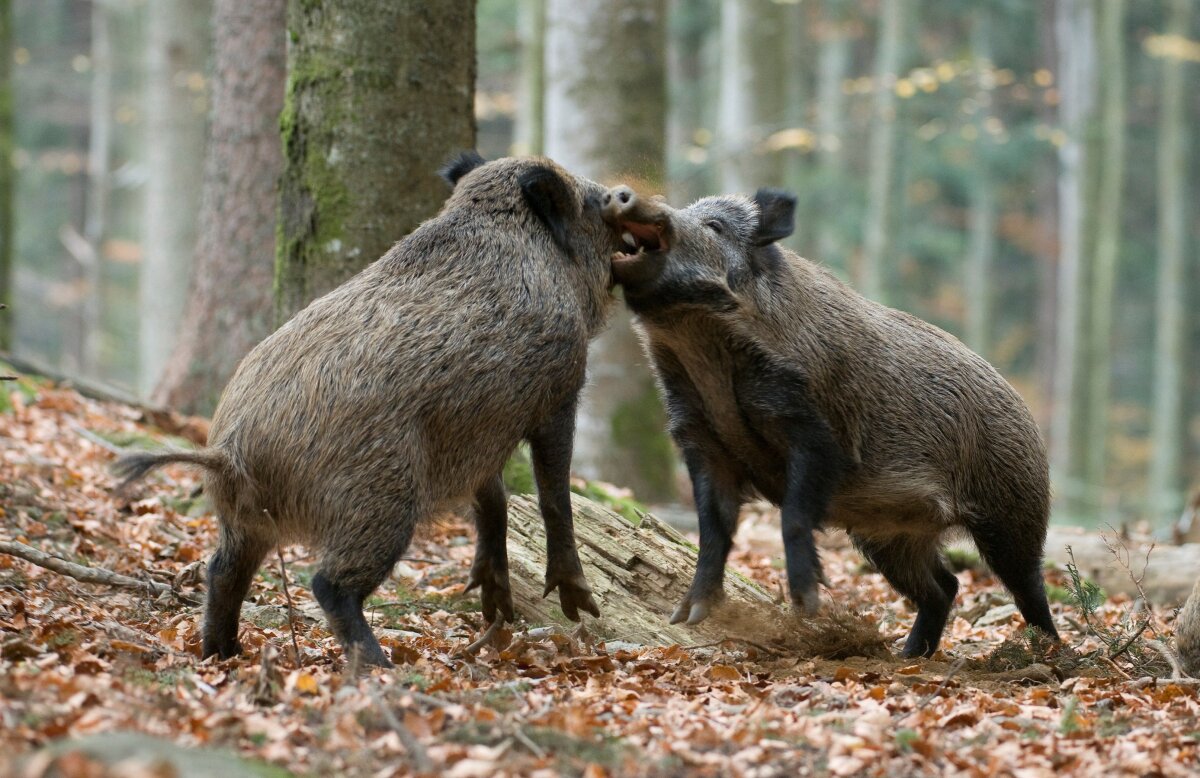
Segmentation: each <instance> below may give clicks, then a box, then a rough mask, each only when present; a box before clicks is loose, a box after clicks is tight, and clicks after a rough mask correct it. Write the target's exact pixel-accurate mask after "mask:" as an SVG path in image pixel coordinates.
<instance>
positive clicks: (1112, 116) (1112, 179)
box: [1086, 0, 1125, 513]
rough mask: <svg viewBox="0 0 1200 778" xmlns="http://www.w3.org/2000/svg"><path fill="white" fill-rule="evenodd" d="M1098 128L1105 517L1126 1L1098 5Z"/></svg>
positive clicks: (1097, 423)
mask: <svg viewBox="0 0 1200 778" xmlns="http://www.w3.org/2000/svg"><path fill="white" fill-rule="evenodd" d="M1099 9H1100V12H1099V38H1100V42H1099V43H1100V67H1101V81H1100V84H1101V89H1102V98H1101V99H1102V103H1103V105H1102V107H1101V112H1102V116H1101V122H1102V124H1101V126H1102V128H1103V132H1102V136H1101V140H1100V144H1101V145H1100V149H1099V153H1100V156H1099V159H1098V162H1099V181H1098V187H1099V189H1098V192H1097V195H1098V200H1097V210H1096V233H1095V234H1096V252H1095V267H1094V269H1093V278H1092V290H1091V321H1090V324H1089V329H1088V340H1089V342H1088V365H1089V368H1090V371H1089V376H1088V378H1089V387H1088V411H1087V422H1086V423H1087V430H1088V436H1089V441H1088V444H1087V470H1086V474H1087V483H1088V487H1089V488H1090V489H1091V491H1092V493H1093V494H1094V495H1096V497H1097V498H1100V499H1101V504H1100V506H1099V508H1100V510H1101V511H1102V512H1103V513H1109V512H1111V511H1112V510H1114V509H1115V507H1116V506H1115V505H1111V504H1109V501H1108V500H1107V499H1103V495H1105V494H1106V490H1105V480H1106V479H1105V471H1106V465H1107V461H1108V408H1109V403H1110V401H1111V397H1110V395H1111V385H1112V328H1113V319H1112V310H1113V303H1114V299H1113V292H1114V289H1115V285H1116V278H1117V267H1118V262H1119V259H1120V251H1121V216H1122V211H1121V189H1122V184H1123V183H1124V180H1125V24H1124V22H1125V0H1105V2H1104V3H1101V4H1100V5H1099Z"/></svg>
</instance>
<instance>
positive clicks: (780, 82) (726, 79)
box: [717, 0, 795, 194]
mask: <svg viewBox="0 0 1200 778" xmlns="http://www.w3.org/2000/svg"><path fill="white" fill-rule="evenodd" d="M785 30H786V25H785V24H784V15H783V9H782V7H781V6H780V5H779V4H778V3H775V2H770V0H724V2H722V3H721V88H720V96H719V105H718V111H719V115H718V120H717V138H718V151H719V153H720V160H719V169H720V174H721V189H722V190H724V191H726V192H742V193H744V194H752V193H753V192H754V191H755V190H756V189H758V188H759V187H760V186H779V185H781V184H782V183H783V176H782V170H781V166H780V164H779V155H778V154H777V153H772V152H770V151H769V150H768V149H767V148H766V140H767V138H768V137H770V135H771V133H773V132H775V131H777V130H780V129H782V128H783V125H784V116H785V113H784V95H785V88H786V87H785V84H786V79H785V71H784V64H783V63H784V59H783V49H784V47H785V45H795V44H794V42H793V41H787V40H785Z"/></svg>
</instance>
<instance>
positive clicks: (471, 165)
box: [438, 149, 487, 189]
mask: <svg viewBox="0 0 1200 778" xmlns="http://www.w3.org/2000/svg"><path fill="white" fill-rule="evenodd" d="M485 164H487V160H486V159H484V158H483V157H481V156H480V155H479V152H478V151H475V150H474V149H472V150H471V151H463V152H459V153H458V154H456V155H454V156H453V157H451V158H450V159H448V160H446V164H444V165H442V167H441V169H440V170H438V175H439V176H441V177H442V179H443V180H444V181H445V182H446V183H447V184H449V185H450V188H451V189H453V188H454V187H455V185H456V184H458V180H459V179H460V178H462V177H463V176H465V175H466V174H467V173H470V172H471V171H472V170H474V169H475V168H477V167H479V166H480V165H485Z"/></svg>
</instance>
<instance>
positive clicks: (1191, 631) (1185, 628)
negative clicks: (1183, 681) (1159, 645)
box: [1175, 581, 1200, 678]
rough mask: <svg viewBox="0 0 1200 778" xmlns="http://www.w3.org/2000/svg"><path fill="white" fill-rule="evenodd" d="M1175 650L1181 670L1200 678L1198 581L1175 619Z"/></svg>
mask: <svg viewBox="0 0 1200 778" xmlns="http://www.w3.org/2000/svg"><path fill="white" fill-rule="evenodd" d="M1175 650H1176V651H1177V652H1178V653H1179V661H1180V664H1182V665H1183V671H1184V672H1185V673H1187V674H1188V675H1190V676H1191V677H1193V678H1200V581H1196V585H1195V586H1194V587H1193V588H1192V594H1191V596H1189V597H1188V598H1187V602H1185V603H1184V604H1183V609H1182V610H1180V611H1179V616H1178V617H1177V618H1176V619H1175Z"/></svg>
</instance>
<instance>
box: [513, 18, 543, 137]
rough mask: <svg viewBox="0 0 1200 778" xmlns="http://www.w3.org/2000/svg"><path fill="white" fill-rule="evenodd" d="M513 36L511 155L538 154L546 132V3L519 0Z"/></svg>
mask: <svg viewBox="0 0 1200 778" xmlns="http://www.w3.org/2000/svg"><path fill="white" fill-rule="evenodd" d="M517 34H518V36H519V37H520V39H521V60H520V68H521V70H520V78H521V80H520V82H519V84H518V96H517V116H516V121H515V122H514V126H513V153H514V154H517V155H519V156H520V155H526V154H533V155H537V154H541V153H542V149H543V148H544V146H545V140H544V139H545V131H546V0H519V2H518V4H517Z"/></svg>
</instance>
